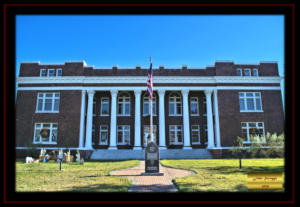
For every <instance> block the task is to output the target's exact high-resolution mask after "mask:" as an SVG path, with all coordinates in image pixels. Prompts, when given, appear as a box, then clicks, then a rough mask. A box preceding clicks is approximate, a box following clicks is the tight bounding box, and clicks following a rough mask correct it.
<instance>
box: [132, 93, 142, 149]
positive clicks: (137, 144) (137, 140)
mask: <svg viewBox="0 0 300 207" xmlns="http://www.w3.org/2000/svg"><path fill="white" fill-rule="evenodd" d="M134 95H135V110H134V115H135V117H134V148H133V149H142V147H141V91H140V90H134Z"/></svg>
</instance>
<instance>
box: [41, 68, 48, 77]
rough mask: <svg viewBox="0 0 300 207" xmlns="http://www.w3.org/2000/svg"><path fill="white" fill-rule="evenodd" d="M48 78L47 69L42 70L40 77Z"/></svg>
mask: <svg viewBox="0 0 300 207" xmlns="http://www.w3.org/2000/svg"><path fill="white" fill-rule="evenodd" d="M46 76H47V70H46V69H41V70H40V77H46Z"/></svg>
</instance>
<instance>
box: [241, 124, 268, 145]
mask: <svg viewBox="0 0 300 207" xmlns="http://www.w3.org/2000/svg"><path fill="white" fill-rule="evenodd" d="M243 123H245V124H246V126H245V127H244V126H243V125H242V124H243ZM250 123H255V127H256V129H263V138H264V139H263V140H262V143H266V135H265V123H264V122H241V130H243V129H247V141H243V143H246V144H250V143H251V139H250V133H249V129H250V127H249V124H250ZM259 123H262V126H258V124H259ZM251 128H253V127H251ZM243 138H245V137H243Z"/></svg>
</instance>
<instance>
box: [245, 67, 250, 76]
mask: <svg viewBox="0 0 300 207" xmlns="http://www.w3.org/2000/svg"><path fill="white" fill-rule="evenodd" d="M244 74H245V76H251V69H250V68H247V69H245V70H244Z"/></svg>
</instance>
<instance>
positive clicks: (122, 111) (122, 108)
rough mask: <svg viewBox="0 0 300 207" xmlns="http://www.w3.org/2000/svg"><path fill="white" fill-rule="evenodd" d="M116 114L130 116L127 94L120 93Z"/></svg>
mask: <svg viewBox="0 0 300 207" xmlns="http://www.w3.org/2000/svg"><path fill="white" fill-rule="evenodd" d="M118 115H119V116H130V96H129V95H128V94H125V93H124V94H121V95H120V97H119V98H118Z"/></svg>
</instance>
